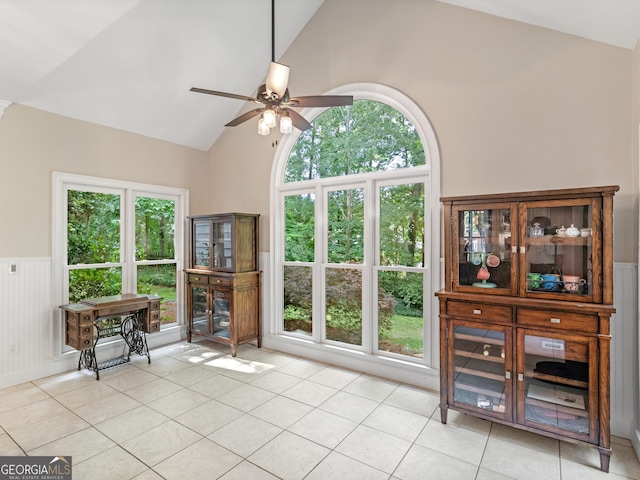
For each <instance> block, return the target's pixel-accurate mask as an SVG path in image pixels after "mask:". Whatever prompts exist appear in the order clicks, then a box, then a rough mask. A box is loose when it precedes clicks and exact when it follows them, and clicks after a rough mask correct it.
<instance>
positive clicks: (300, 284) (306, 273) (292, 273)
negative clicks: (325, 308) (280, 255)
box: [282, 266, 313, 335]
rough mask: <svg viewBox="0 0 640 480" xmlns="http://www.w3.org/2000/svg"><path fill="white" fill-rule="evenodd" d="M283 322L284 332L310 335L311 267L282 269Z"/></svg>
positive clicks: (287, 267)
mask: <svg viewBox="0 0 640 480" xmlns="http://www.w3.org/2000/svg"><path fill="white" fill-rule="evenodd" d="M283 284H284V302H283V307H284V311H283V315H282V318H283V321H284V325H283V328H284V331H285V332H295V333H300V334H305V335H311V332H312V328H311V323H312V318H313V316H312V313H313V305H312V303H313V302H312V290H313V288H312V287H313V278H312V270H311V267H290V266H285V267H284V279H283Z"/></svg>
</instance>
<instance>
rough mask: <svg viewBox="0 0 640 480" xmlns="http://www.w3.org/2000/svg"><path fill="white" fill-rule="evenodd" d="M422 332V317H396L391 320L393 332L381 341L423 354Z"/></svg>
mask: <svg viewBox="0 0 640 480" xmlns="http://www.w3.org/2000/svg"><path fill="white" fill-rule="evenodd" d="M422 332H423V320H422V317H408V316H405V315H394V316H393V318H392V319H391V332H389V334H388V335H385V336H383V337H381V340H385V341H387V342H389V343H391V344H395V345H399V346H402V347H405V348H406V349H408V350H410V351H413V352H422V351H423V348H424V339H423V335H422Z"/></svg>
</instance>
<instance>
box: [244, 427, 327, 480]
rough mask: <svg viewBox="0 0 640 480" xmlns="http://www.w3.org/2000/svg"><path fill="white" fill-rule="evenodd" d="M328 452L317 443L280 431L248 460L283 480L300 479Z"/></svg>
mask: <svg viewBox="0 0 640 480" xmlns="http://www.w3.org/2000/svg"><path fill="white" fill-rule="evenodd" d="M329 452H331V450H329V449H328V448H325V447H322V446H320V445H318V444H317V443H313V442H311V441H309V440H306V439H304V438H302V437H299V436H297V435H294V434H293V433H289V432H282V433H281V434H280V435H278V436H277V437H276V438H274V439H273V440H271V441H270V442H269V443H267V444H266V445H265V446H264V447H262V448H260V449H259V450H258V451H257V452H255V453H254V454H253V455H251V456H250V457H249V458H248V460H249V461H250V462H251V463H255V464H256V465H257V466H259V467H261V468H263V469H264V470H267V471H269V472H271V473H273V474H274V475H276V476H277V477H280V478H282V479H283V480H302V479H303V478H304V477H305V476H306V475H307V474H308V473H309V472H311V470H313V469H314V468H315V467H316V465H318V464H319V463H320V462H321V461H322V460H323V459H324V458H325V457H326V456H327V455H328V454H329Z"/></svg>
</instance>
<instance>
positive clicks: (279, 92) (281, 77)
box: [266, 62, 289, 100]
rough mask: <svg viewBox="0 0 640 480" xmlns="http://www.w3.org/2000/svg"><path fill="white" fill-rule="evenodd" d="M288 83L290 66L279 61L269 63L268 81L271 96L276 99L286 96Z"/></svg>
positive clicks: (267, 85) (268, 91)
mask: <svg viewBox="0 0 640 480" xmlns="http://www.w3.org/2000/svg"><path fill="white" fill-rule="evenodd" d="M287 83H289V67H287V66H286V65H283V64H281V63H277V62H271V63H269V71H268V72H267V83H266V87H267V93H268V94H269V96H270V97H271V98H273V99H274V100H277V99H278V98H282V97H284V94H285V92H286V91H287Z"/></svg>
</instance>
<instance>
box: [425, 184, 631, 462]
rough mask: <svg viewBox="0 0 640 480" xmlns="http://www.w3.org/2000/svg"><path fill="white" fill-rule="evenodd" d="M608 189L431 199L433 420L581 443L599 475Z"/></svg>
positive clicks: (606, 390)
mask: <svg viewBox="0 0 640 480" xmlns="http://www.w3.org/2000/svg"><path fill="white" fill-rule="evenodd" d="M618 188H619V187H617V186H610V187H597V188H580V189H569V190H552V191H538V192H523V193H514V194H497V195H481V196H465V197H448V198H442V199H441V201H442V202H443V206H444V219H445V249H444V255H445V288H444V289H443V290H442V291H440V292H437V294H436V295H437V296H438V299H439V302H440V376H441V383H440V397H441V398H440V409H441V420H442V422H443V423H446V421H447V411H448V409H449V408H453V409H455V410H459V411H462V412H465V413H468V414H472V415H475V416H478V417H481V418H485V419H488V420H491V421H495V422H499V423H504V424H510V425H513V426H514V427H517V428H521V429H524V430H528V431H532V432H536V433H539V434H542V435H547V436H550V437H553V438H558V439H562V440H566V441H572V442H583V443H588V444H592V445H595V446H597V448H598V450H599V452H600V461H601V469H602V470H603V471H605V472H608V471H609V461H610V456H611V441H610V431H609V430H610V419H609V403H610V400H609V396H610V373H609V356H610V341H611V335H610V325H609V323H610V318H611V315H612V314H613V313H615V308H614V307H613V305H612V303H613V195H614V194H615V192H616V191H618ZM572 227H573V228H575V229H578V230H573V229H572V230H571V231H570V235H567V229H568V228H572ZM576 233H577V236H576Z"/></svg>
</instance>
